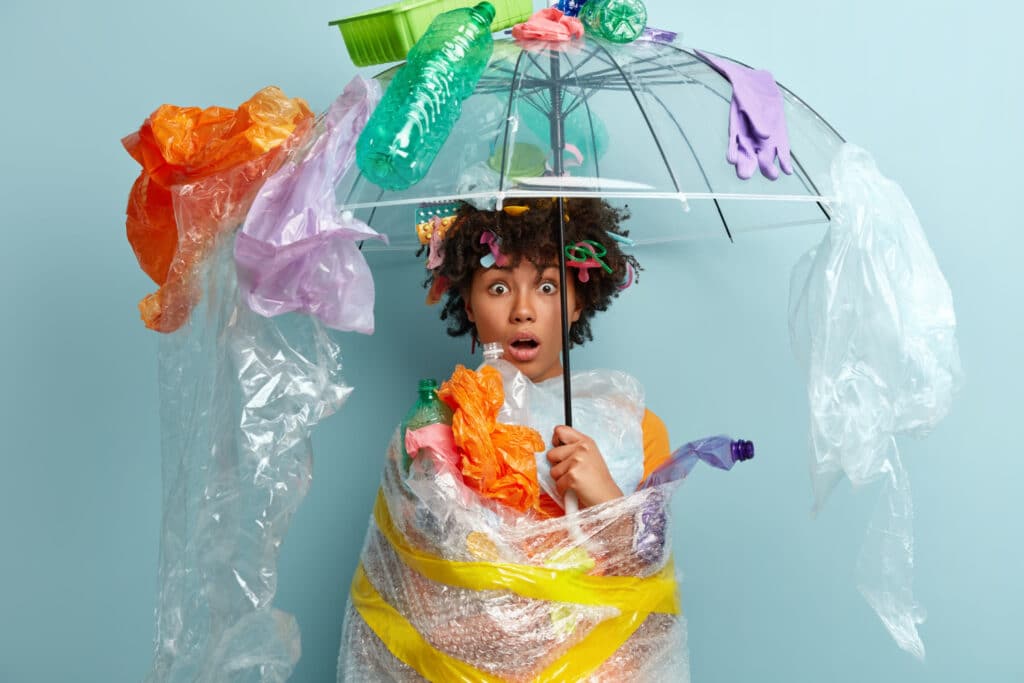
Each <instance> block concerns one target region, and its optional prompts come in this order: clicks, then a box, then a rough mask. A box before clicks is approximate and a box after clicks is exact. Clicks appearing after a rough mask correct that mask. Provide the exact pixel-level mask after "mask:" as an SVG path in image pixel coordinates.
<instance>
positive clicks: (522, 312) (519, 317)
mask: <svg viewBox="0 0 1024 683" xmlns="http://www.w3.org/2000/svg"><path fill="white" fill-rule="evenodd" d="M536 319H537V309H536V307H535V306H534V301H533V296H532V292H530V291H520V292H519V293H518V294H517V295H516V298H515V303H514V305H513V307H512V322H515V323H532V322H534V321H535V320H536Z"/></svg>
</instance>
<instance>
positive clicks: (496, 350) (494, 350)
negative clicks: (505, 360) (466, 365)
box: [480, 342, 505, 367]
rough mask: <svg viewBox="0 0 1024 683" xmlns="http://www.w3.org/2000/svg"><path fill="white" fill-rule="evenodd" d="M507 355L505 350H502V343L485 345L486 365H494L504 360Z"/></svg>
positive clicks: (484, 363)
mask: <svg viewBox="0 0 1024 683" xmlns="http://www.w3.org/2000/svg"><path fill="white" fill-rule="evenodd" d="M504 355H505V349H503V348H502V346H501V342H487V343H486V344H484V362H483V365H481V366H480V367H483V366H484V365H494V364H495V362H496V361H499V360H501V359H502V357H503V356H504Z"/></svg>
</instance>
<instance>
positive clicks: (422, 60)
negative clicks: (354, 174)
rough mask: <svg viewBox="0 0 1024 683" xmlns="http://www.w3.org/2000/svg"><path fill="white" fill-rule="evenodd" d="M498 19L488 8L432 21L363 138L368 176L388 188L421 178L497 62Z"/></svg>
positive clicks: (360, 158)
mask: <svg viewBox="0 0 1024 683" xmlns="http://www.w3.org/2000/svg"><path fill="white" fill-rule="evenodd" d="M493 20H494V7H493V6H492V5H491V4H490V3H489V2H481V3H479V4H478V5H476V6H475V7H463V8H460V9H456V10H452V11H450V12H445V13H443V14H439V15H438V16H437V17H435V18H434V21H433V22H432V23H431V24H430V27H429V28H428V29H427V31H426V33H425V34H423V37H422V38H420V39H419V40H418V41H417V42H416V44H415V45H413V48H412V49H411V50H409V55H408V57H407V58H406V63H405V66H403V67H402V68H401V69H399V70H398V72H397V73H396V74H395V76H394V78H393V79H392V80H391V85H390V86H388V89H387V92H385V93H384V97H383V98H381V101H380V104H378V105H377V108H376V109H374V111H373V114H372V115H371V116H370V120H369V121H367V123H366V127H365V128H364V129H363V132H362V134H361V135H360V136H359V141H358V142H357V143H356V163H358V164H359V169H360V170H361V171H362V172H363V175H365V176H366V177H367V178H369V179H370V180H371V181H373V182H374V183H376V184H377V185H379V186H381V187H384V188H387V189H389V190H403V189H405V188H407V187H411V186H412V185H415V184H416V183H418V182H419V181H420V180H422V178H423V176H425V175H426V173H427V171H428V170H429V169H430V165H431V164H432V163H433V161H434V157H436V156H437V153H438V151H440V149H441V146H442V145H443V144H444V142H445V140H447V139H448V134H449V133H450V132H451V129H452V126H453V125H454V124H455V122H456V121H457V120H458V118H459V114H460V113H461V112H462V100H464V99H466V98H467V97H469V95H470V94H471V93H472V92H473V89H474V88H475V87H476V84H477V82H478V81H479V80H480V76H481V75H482V74H483V71H484V68H485V67H486V66H487V62H488V61H489V60H490V58H491V53H492V52H493V51H494V40H493V38H491V22H492V21H493Z"/></svg>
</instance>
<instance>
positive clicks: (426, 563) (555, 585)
mask: <svg viewBox="0 0 1024 683" xmlns="http://www.w3.org/2000/svg"><path fill="white" fill-rule="evenodd" d="M373 514H374V519H375V520H376V522H377V527H378V528H379V529H380V531H381V533H382V534H384V537H385V538H386V539H387V540H388V542H389V543H390V544H391V546H392V547H393V548H394V549H395V552H396V553H398V555H399V556H400V557H401V558H402V561H403V562H404V563H405V564H406V565H407V566H408V567H410V568H412V569H414V570H415V571H416V572H418V573H419V574H421V575H422V576H425V577H426V578H428V579H430V580H431V581H436V582H437V583H443V584H447V585H449V586H458V587H459V588H467V589H469V590H475V591H481V590H507V591H511V592H513V593H516V594H517V595H521V596H523V597H525V598H532V599H534V600H550V601H554V602H571V603H575V604H579V605H596V606H602V607H615V608H617V609H618V610H619V611H620V612H622V613H623V614H626V613H629V612H640V613H649V612H662V613H665V614H679V596H678V593H677V592H676V580H675V572H674V569H673V565H672V563H671V562H669V563H668V564H667V565H666V566H665V567H664V568H663V569H662V570H661V571H660V572H658V573H657V574H655V575H654V576H649V577H646V578H639V577H635V576H590V575H587V574H583V573H581V572H578V571H571V570H565V569H549V568H546V567H533V566H530V565H523V564H512V563H508V562H453V561H449V560H444V559H442V558H440V557H437V556H434V555H430V554H428V553H425V552H422V551H420V550H417V549H415V548H413V547H412V546H410V545H409V543H408V542H407V541H406V540H405V537H404V536H403V535H402V533H401V532H400V531H399V530H398V529H397V528H396V527H395V524H394V522H393V521H392V519H391V514H390V512H389V511H388V505H387V501H385V500H384V496H383V494H382V493H380V492H378V494H377V502H376V504H375V505H374V509H373Z"/></svg>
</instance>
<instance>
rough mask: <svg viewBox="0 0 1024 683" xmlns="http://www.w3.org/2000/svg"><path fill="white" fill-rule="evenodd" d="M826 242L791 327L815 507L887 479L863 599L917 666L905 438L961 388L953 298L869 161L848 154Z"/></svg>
mask: <svg viewBox="0 0 1024 683" xmlns="http://www.w3.org/2000/svg"><path fill="white" fill-rule="evenodd" d="M832 182H833V185H834V187H833V194H834V195H835V197H836V203H835V205H834V206H833V211H834V215H833V217H832V222H831V224H830V227H829V230H828V232H827V233H826V235H825V238H824V239H823V240H822V242H821V244H820V245H819V246H818V247H817V248H815V249H814V250H812V251H811V252H809V253H808V254H807V255H806V256H805V257H804V258H803V259H802V260H801V261H800V262H799V263H798V264H797V266H796V268H795V269H794V274H793V280H792V288H791V303H790V324H791V329H792V333H793V343H794V348H795V350H796V351H797V355H798V356H799V357H800V358H801V360H802V361H803V362H804V363H805V365H806V369H807V373H808V381H807V392H808V400H809V404H810V425H811V429H810V442H811V478H812V480H813V483H814V494H815V509H820V507H821V506H822V505H823V504H824V502H825V500H826V498H827V497H828V494H829V493H830V491H831V490H832V489H833V488H834V486H835V485H836V484H837V483H838V482H839V481H840V480H841V479H842V478H843V477H847V478H848V479H849V480H850V481H851V483H853V484H854V485H858V486H859V485H862V484H865V483H867V482H870V481H873V480H876V479H879V480H882V481H884V482H885V486H884V490H883V493H882V499H881V501H880V502H879V507H878V512H877V513H876V515H875V518H874V520H873V522H872V525H871V527H870V529H869V532H868V537H867V540H866V542H865V544H864V549H863V550H862V552H861V557H860V560H859V563H858V566H859V583H860V589H861V592H862V593H863V594H864V596H865V597H866V598H867V600H868V602H869V603H870V604H871V606H872V607H873V608H874V610H875V611H876V612H877V613H878V615H879V616H880V617H881V619H882V621H883V623H884V624H885V626H886V628H887V629H888V630H889V632H890V633H891V634H892V636H893V637H894V638H895V640H896V642H897V643H898V644H899V646H900V647H902V648H903V649H905V650H907V651H908V652H911V653H913V654H914V655H916V656H918V657H923V656H924V645H923V643H922V641H921V638H920V636H919V635H918V632H917V624H918V623H920V622H921V621H922V620H923V611H922V610H921V608H920V607H919V606H918V605H917V603H916V602H915V601H914V598H913V593H912V590H911V567H912V565H913V554H912V553H913V535H912V525H911V521H912V504H911V496H910V484H909V479H908V478H907V475H906V472H905V470H904V468H903V464H902V462H901V461H900V457H899V451H898V449H897V447H896V440H895V437H896V436H897V435H898V434H914V435H922V434H924V433H926V432H927V431H928V430H929V429H931V428H932V427H934V426H935V425H936V424H937V423H938V422H939V421H940V420H941V419H942V418H943V417H945V415H946V414H947V413H948V412H949V409H950V405H951V402H952V397H953V393H954V391H955V389H956V387H957V385H958V383H959V380H960V359H959V352H958V350H957V344H956V337H955V329H956V316H955V314H954V311H953V301H952V295H951V293H950V290H949V286H948V284H947V283H946V280H945V278H944V277H943V276H942V272H941V271H940V270H939V267H938V264H937V262H936V260H935V256H934V254H933V253H932V251H931V249H930V248H929V246H928V242H927V240H926V239H925V236H924V232H923V231H922V229H921V225H920V223H919V222H918V219H917V216H916V215H915V214H914V210H913V208H912V207H911V206H910V202H909V201H908V200H907V198H906V196H905V195H904V194H903V191H902V189H901V188H900V187H899V185H897V184H896V183H894V182H892V181H891V180H888V179H886V178H885V177H883V176H882V175H881V174H880V173H879V171H878V169H877V167H876V166H875V163H874V161H873V160H872V159H871V157H870V155H868V153H867V152H865V151H864V150H862V149H860V148H858V147H856V146H854V145H844V146H843V147H842V148H840V150H839V152H838V154H837V155H836V158H835V161H834V162H833V165H832Z"/></svg>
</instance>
